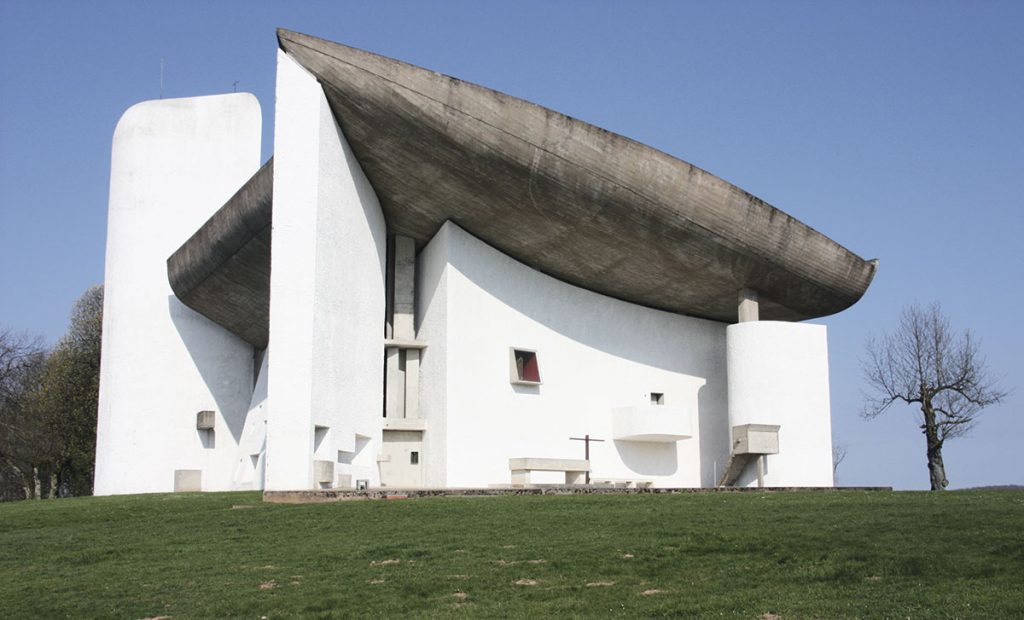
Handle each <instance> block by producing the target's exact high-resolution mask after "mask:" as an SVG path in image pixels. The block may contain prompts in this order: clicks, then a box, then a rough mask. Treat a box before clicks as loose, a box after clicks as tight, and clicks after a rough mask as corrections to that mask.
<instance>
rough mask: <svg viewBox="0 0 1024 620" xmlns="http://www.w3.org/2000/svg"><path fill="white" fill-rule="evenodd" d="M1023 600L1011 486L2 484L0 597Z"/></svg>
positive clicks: (385, 610) (397, 603) (588, 607)
mask: <svg viewBox="0 0 1024 620" xmlns="http://www.w3.org/2000/svg"><path fill="white" fill-rule="evenodd" d="M463 615H466V616H492V617H537V616H559V617H563V616H587V617H595V616H599V617H603V616H623V617H636V616H670V615H671V616H679V615H681V616H702V617H703V616H707V617H712V616H714V617H736V618H761V617H767V618H770V617H772V616H771V615H777V616H779V617H781V618H783V619H789V618H857V617H862V618H986V617H989V618H1021V617H1024V492H1020V491H976V492H966V491H957V492H945V493H937V494H931V493H923V492H922V493H887V492H837V493H774V494H758V493H742V494H740V493H736V494H727V493H720V494H714V493H708V494H689V495H615V496H610V495H592V496H588V495H579V496H548V497H483V498H425V499H409V500H400V501H372V502H345V503H336V504H315V505H279V504H263V503H262V502H261V501H260V496H259V495H258V494H256V493H222V494H206V495H200V494H195V495H192V494H187V495H144V496H127V497H105V498H82V499H68V500H55V501H36V502H19V503H13V504H5V505H0V617H2V618H4V619H7V618H23V617H24V618H61V617H71V618H96V617H110V618H143V617H156V616H170V617H173V618H196V617H202V618H214V617H217V618H222V617H239V618H253V619H259V618H261V617H264V616H265V617H267V618H281V617H312V618H320V617H322V618H329V617H354V616H388V617H394V616H402V617H407V616H430V617H437V616H463Z"/></svg>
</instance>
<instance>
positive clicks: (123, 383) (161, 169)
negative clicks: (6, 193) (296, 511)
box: [94, 93, 261, 495]
mask: <svg viewBox="0 0 1024 620" xmlns="http://www.w3.org/2000/svg"><path fill="white" fill-rule="evenodd" d="M260 124H261V119H260V106H259V103H258V102H257V101H256V98H255V97H253V96H252V95H250V94H246V93H238V94H231V95H218V96H212V97H196V98H189V99H164V100H159V101H147V102H143V103H140V104H137V105H135V106H133V107H131V108H130V109H129V110H128V111H127V112H125V113H124V115H123V116H122V117H121V120H120V121H119V122H118V125H117V129H116V130H115V132H114V138H113V150H112V160H111V172H110V206H109V212H108V213H109V214H108V221H107V255H106V275H105V287H106V290H105V296H104V309H103V358H102V362H101V369H100V396H99V417H98V428H97V438H96V477H95V489H94V491H95V493H96V494H97V495H109V494H115V493H140V492H157V491H170V490H172V489H173V486H174V470H176V469H198V470H203V472H204V474H203V481H202V486H203V489H204V490H225V489H228V488H231V473H232V470H233V469H234V463H235V461H236V458H237V455H236V449H237V442H238V439H239V436H240V434H241V430H242V425H243V423H244V420H245V415H246V412H247V410H248V405H249V400H250V396H251V392H252V361H253V352H252V347H250V346H249V345H248V344H246V343H245V342H244V341H242V340H241V339H240V338H238V337H236V336H234V335H233V334H231V333H229V332H227V331H226V330H224V329H223V328H221V327H220V326H218V325H216V324H214V323H213V322H211V321H209V320H207V319H206V318H205V317H203V316H201V315H199V314H197V313H196V312H194V311H192V310H191V309H189V308H187V307H185V306H184V305H183V304H182V303H181V302H179V301H178V299H177V298H176V297H174V294H173V293H172V292H171V287H170V284H169V283H168V281H167V262H166V261H167V257H168V256H170V255H171V254H172V253H173V252H174V251H175V250H176V249H178V247H180V246H181V244H182V243H184V242H185V241H186V240H187V239H188V238H189V236H191V235H192V233H194V232H195V231H196V229H198V228H199V227H200V226H201V225H202V224H203V222H205V221H206V220H207V218H209V217H210V216H211V215H212V214H213V213H214V212H215V211H216V210H217V209H219V208H220V207H221V206H222V205H223V204H224V202H225V201H226V200H227V199H228V198H230V197H231V195H232V194H234V192H235V191H236V190H237V189H238V188H239V187H240V186H241V185H242V184H243V183H244V182H245V181H246V180H247V179H248V178H249V177H250V176H251V175H252V174H253V173H254V172H256V170H257V168H258V167H259V163H260V162H259V157H260ZM201 410H213V411H216V412H217V415H216V428H215V441H214V444H213V445H214V446H215V447H204V445H203V442H202V438H201V437H200V435H199V434H198V433H197V431H196V413H197V412H199V411H201Z"/></svg>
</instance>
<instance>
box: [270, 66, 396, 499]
mask: <svg viewBox="0 0 1024 620" xmlns="http://www.w3.org/2000/svg"><path fill="white" fill-rule="evenodd" d="M274 123H275V125H274V197H273V199H274V216H273V217H274V228H273V233H272V243H273V253H272V256H271V276H270V304H271V305H270V344H269V346H268V350H267V352H268V356H269V374H268V403H267V405H268V414H267V415H268V418H267V453H266V488H267V489H270V490H287V489H309V488H313V487H314V486H315V485H314V480H313V460H314V454H313V453H314V448H315V452H316V456H315V458H316V460H329V461H333V462H335V469H336V470H337V471H338V472H339V473H342V471H344V472H345V473H349V474H351V475H352V477H353V480H355V479H367V480H369V481H370V484H371V485H375V484H377V483H378V482H379V477H378V475H377V468H376V463H375V452H376V450H377V449H378V447H379V444H380V441H381V417H382V415H383V391H382V387H383V382H384V375H383V359H384V349H383V340H384V312H385V307H384V299H385V293H384V279H385V252H386V226H385V222H384V217H383V214H382V212H381V210H380V204H379V203H378V201H377V197H376V195H375V194H374V192H373V189H372V187H371V186H370V184H369V182H368V181H367V179H366V177H365V175H364V174H363V172H362V169H361V168H360V167H359V164H358V162H357V161H356V159H355V156H354V155H353V153H352V151H351V149H350V148H349V146H348V143H347V142H346V140H345V137H344V136H343V134H342V132H341V129H340V128H339V127H338V125H337V123H336V122H335V120H334V117H333V115H332V114H331V110H330V107H329V105H328V103H327V99H326V97H325V96H324V93H323V89H322V88H321V87H320V84H319V83H318V82H317V80H316V78H314V77H313V76H312V75H310V74H309V73H308V72H307V71H306V70H305V69H303V68H302V67H300V66H299V65H298V63H296V62H295V61H294V60H292V59H291V58H290V57H289V56H288V55H287V54H286V53H284V52H281V51H279V52H278V73H277V105H276V109H275V120H274ZM315 426H320V427H322V428H324V429H329V430H327V431H325V432H324V433H322V434H321V435H318V436H317V437H314V427H315ZM317 440H319V441H317ZM316 444H318V445H316ZM359 448H361V449H362V450H363V452H362V453H361V454H360V455H359V456H356V457H351V455H353V454H354V452H355V451H356V450H357V449H359ZM339 451H340V452H343V453H345V454H347V455H350V456H349V457H346V456H344V455H343V454H339ZM339 461H352V462H351V463H348V462H344V463H342V462H339Z"/></svg>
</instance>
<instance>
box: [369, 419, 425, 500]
mask: <svg viewBox="0 0 1024 620" xmlns="http://www.w3.org/2000/svg"><path fill="white" fill-rule="evenodd" d="M422 449H423V433H422V432H421V431H389V430H385V431H384V443H383V444H382V445H381V459H380V484H381V486H384V487H394V488H410V489H412V488H417V487H421V486H423V469H422V467H423V466H422V465H420V462H421V461H422V460H423V458H422V457H423V452H422Z"/></svg>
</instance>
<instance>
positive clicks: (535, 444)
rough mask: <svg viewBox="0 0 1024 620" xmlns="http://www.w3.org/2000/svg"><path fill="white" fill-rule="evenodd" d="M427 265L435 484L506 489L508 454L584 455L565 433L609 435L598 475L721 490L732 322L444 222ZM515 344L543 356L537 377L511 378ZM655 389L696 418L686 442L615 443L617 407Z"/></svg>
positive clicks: (422, 307)
mask: <svg viewBox="0 0 1024 620" xmlns="http://www.w3.org/2000/svg"><path fill="white" fill-rule="evenodd" d="M419 269H420V271H421V277H420V284H419V286H418V295H419V310H418V312H419V313H420V326H419V334H418V337H419V338H420V339H421V340H426V341H428V342H429V346H428V348H427V349H426V351H425V352H424V354H423V365H422V373H423V374H422V377H421V379H422V380H421V386H422V387H421V391H420V395H421V396H420V397H421V401H420V410H421V415H423V417H425V418H427V419H428V422H429V424H430V426H429V427H428V431H427V433H426V434H425V436H424V448H423V450H424V455H423V459H424V463H425V464H426V471H425V473H426V480H425V482H426V483H427V484H428V485H447V486H455V487H459V486H480V485H487V484H499V483H508V482H509V469H508V459H509V458H513V457H545V458H582V457H583V451H584V448H583V444H582V442H577V441H570V440H569V437H582V436H583V435H584V434H587V433H589V434H590V435H591V436H593V437H596V438H601V439H604V440H605V442H604V443H595V444H592V445H591V463H592V468H593V475H594V477H595V478H599V477H607V478H621V479H633V480H637V479H641V480H652V481H654V482H655V484H656V485H658V486H683V487H696V486H702V485H703V486H711V485H712V484H713V482H712V481H713V479H714V475H715V470H716V468H717V467H721V466H722V465H724V463H725V461H726V458H727V450H728V427H727V409H726V403H727V387H726V369H725V357H726V350H725V325H724V324H721V323H717V322H713V321H706V320H701V319H695V318H689V317H684V316H680V315H675V314H671V313H666V312H661V311H657V310H652V309H649V308H645V307H642V306H638V305H635V304H631V303H627V302H623V301H620V300H616V299H612V298H610V297H606V296H603V295H600V294H597V293H594V292H591V291H587V290H585V289H581V288H578V287H575V286H571V285H569V284H566V283H564V282H561V281H559V280H556V279H554V278H551V277H549V276H546V275H544V274H542V273H540V272H537V271H535V270H533V269H531V268H529V267H527V266H525V265H523V264H522V263H519V262H517V261H515V260H513V259H512V258H510V257H508V256H506V255H504V254H502V253H501V252H499V251H497V250H495V249H494V248H492V247H490V246H488V245H486V244H485V243H483V242H481V241H479V240H478V239H476V238H475V237H473V236H472V235H470V234H468V233H466V232H465V231H463V230H462V229H461V228H459V227H458V226H456V225H454V224H452V223H450V222H449V223H447V224H445V225H444V226H443V227H442V229H441V231H440V232H439V233H438V234H437V236H435V238H434V239H433V240H432V241H431V242H430V244H429V245H428V246H427V247H426V249H424V251H423V252H422V253H421V255H420V267H419ZM509 347H521V348H525V349H531V350H535V351H537V355H538V360H539V365H540V372H541V379H542V384H541V385H539V386H523V385H513V384H512V383H511V382H510V368H509V365H510V362H509ZM651 392H660V393H663V394H664V395H665V402H666V406H667V407H675V408H678V410H679V411H680V412H681V413H680V414H681V415H685V416H689V418H690V419H689V421H690V426H691V428H692V433H693V436H692V437H691V438H690V439H684V440H681V441H678V442H670V443H641V442H634V441H616V440H614V439H613V437H612V431H613V429H612V409H614V408H617V407H628V406H637V407H643V406H648V405H649V403H650V394H651ZM442 420H443V422H442ZM442 452H446V453H447V454H446V456H445V457H444V458H441V455H440V454H439V453H442ZM716 461H717V462H716ZM442 474H443V476H442ZM554 476H555V478H551V477H550V476H548V477H545V476H544V475H535V476H534V480H535V481H540V482H543V481H556V479H557V474H555V475H554Z"/></svg>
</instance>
